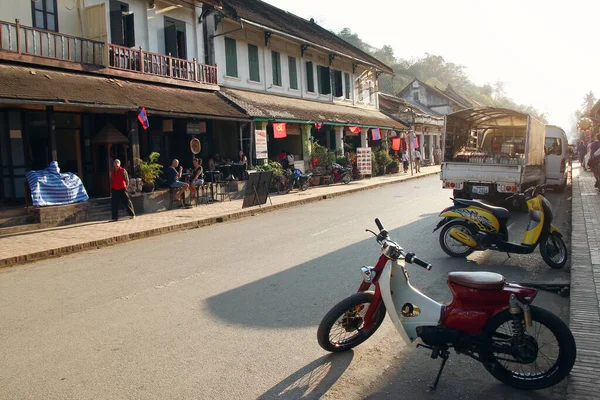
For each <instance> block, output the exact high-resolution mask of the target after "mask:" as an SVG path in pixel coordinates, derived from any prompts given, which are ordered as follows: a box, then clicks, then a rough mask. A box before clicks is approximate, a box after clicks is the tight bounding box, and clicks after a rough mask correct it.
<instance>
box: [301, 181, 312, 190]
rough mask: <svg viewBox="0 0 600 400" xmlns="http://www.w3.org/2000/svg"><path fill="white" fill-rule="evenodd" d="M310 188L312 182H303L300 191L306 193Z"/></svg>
mask: <svg viewBox="0 0 600 400" xmlns="http://www.w3.org/2000/svg"><path fill="white" fill-rule="evenodd" d="M309 186H310V182H309V181H308V180H306V181H304V182H302V184H301V185H300V190H301V191H303V192H304V191H305V190H306V189H308V187H309Z"/></svg>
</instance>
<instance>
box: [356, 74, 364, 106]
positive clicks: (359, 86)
mask: <svg viewBox="0 0 600 400" xmlns="http://www.w3.org/2000/svg"><path fill="white" fill-rule="evenodd" d="M356 87H357V89H358V101H363V85H362V82H361V81H360V79H357V80H356Z"/></svg>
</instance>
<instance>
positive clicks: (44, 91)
mask: <svg viewBox="0 0 600 400" xmlns="http://www.w3.org/2000/svg"><path fill="white" fill-rule="evenodd" d="M207 3H210V2H207ZM211 7H212V6H211V5H210V4H204V3H202V2H194V1H170V0H124V1H117V0H5V1H3V2H2V7H0V80H1V81H2V85H0V148H1V151H0V166H1V173H0V174H1V178H0V200H3V201H10V200H12V199H19V198H22V197H23V195H24V182H25V173H26V172H27V171H29V170H32V169H42V168H45V167H46V166H47V165H48V163H49V161H52V160H56V161H58V163H59V166H60V168H61V170H62V171H68V172H74V173H76V174H77V175H78V176H80V177H81V178H82V180H83V182H84V184H85V186H86V188H87V189H88V192H90V193H91V194H92V195H99V196H102V195H107V194H108V191H109V190H108V182H109V181H108V172H109V168H110V164H111V161H112V159H113V158H115V157H119V158H121V160H122V161H123V164H126V163H129V165H130V166H131V163H132V161H133V158H135V157H145V156H147V155H148V154H149V153H150V152H152V151H158V152H160V153H161V156H162V157H161V160H162V161H163V163H164V164H165V165H166V164H168V162H169V160H170V159H171V158H174V157H178V158H181V159H182V162H183V164H184V165H186V166H189V165H191V161H190V159H191V156H192V153H191V152H190V150H189V140H190V137H192V136H196V137H199V138H200V139H201V142H202V144H203V146H202V147H203V153H201V155H202V156H204V157H206V156H208V155H209V154H210V153H209V152H217V151H222V150H221V149H223V150H225V149H226V148H227V147H228V146H231V145H230V144H231V143H236V142H237V141H238V138H239V132H240V130H241V126H242V125H243V124H244V123H248V122H249V118H248V116H247V115H245V114H244V113H243V112H242V111H241V110H240V109H239V108H237V107H236V106H234V105H232V104H230V103H229V102H228V101H227V100H225V99H223V98H222V97H220V96H219V95H218V94H217V91H218V90H219V86H218V73H217V67H216V65H208V64H205V63H204V61H205V58H206V54H205V52H204V48H205V46H204V44H205V42H204V31H203V24H202V23H201V22H202V15H203V13H206V12H207V9H209V8H211ZM141 107H145V110H146V112H147V114H148V117H149V125H150V126H149V128H148V129H147V130H144V129H143V128H142V126H141V124H140V123H139V122H138V119H137V116H138V113H139V111H140V109H141ZM236 148H237V147H236ZM233 152H235V149H234V150H233V151H232V153H233Z"/></svg>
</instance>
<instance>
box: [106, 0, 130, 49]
mask: <svg viewBox="0 0 600 400" xmlns="http://www.w3.org/2000/svg"><path fill="white" fill-rule="evenodd" d="M110 42H111V43H112V44H116V45H119V46H125V47H134V46H135V28H134V25H133V13H130V12H129V4H126V3H121V2H120V1H116V0H111V1H110Z"/></svg>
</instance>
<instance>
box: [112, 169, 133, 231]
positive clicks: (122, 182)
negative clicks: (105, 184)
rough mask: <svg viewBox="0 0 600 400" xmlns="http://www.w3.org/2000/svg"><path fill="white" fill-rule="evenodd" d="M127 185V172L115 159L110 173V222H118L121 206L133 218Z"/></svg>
mask: <svg viewBox="0 0 600 400" xmlns="http://www.w3.org/2000/svg"><path fill="white" fill-rule="evenodd" d="M128 183H129V176H128V174H127V170H126V169H125V168H123V167H121V161H120V160H119V159H118V158H117V159H115V161H113V170H112V173H111V185H110V188H111V189H112V190H111V192H112V193H111V199H110V200H111V204H112V219H111V220H110V221H111V222H114V221H118V220H119V205H120V204H123V205H124V206H125V209H126V210H127V212H128V213H129V215H130V216H131V218H132V219H133V218H135V212H134V211H133V204H131V199H130V198H129V194H128V193H127V185H128Z"/></svg>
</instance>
